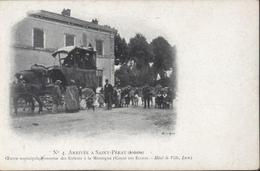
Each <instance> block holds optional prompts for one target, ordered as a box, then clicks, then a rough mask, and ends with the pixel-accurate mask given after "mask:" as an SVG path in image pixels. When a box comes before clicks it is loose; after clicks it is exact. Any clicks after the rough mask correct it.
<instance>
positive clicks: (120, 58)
mask: <svg viewBox="0 0 260 171" xmlns="http://www.w3.org/2000/svg"><path fill="white" fill-rule="evenodd" d="M127 61H128V46H127V43H126V41H125V39H124V38H121V36H120V34H119V33H116V35H115V64H116V65H118V64H124V63H126V62H127Z"/></svg>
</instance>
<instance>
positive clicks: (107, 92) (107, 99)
mask: <svg viewBox="0 0 260 171" xmlns="http://www.w3.org/2000/svg"><path fill="white" fill-rule="evenodd" d="M112 93H113V87H112V85H111V84H109V83H108V79H106V84H105V86H104V95H105V103H106V104H107V109H108V110H109V109H111V107H112Z"/></svg>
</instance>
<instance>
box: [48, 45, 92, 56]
mask: <svg viewBox="0 0 260 171" xmlns="http://www.w3.org/2000/svg"><path fill="white" fill-rule="evenodd" d="M76 51H80V52H84V53H87V52H89V53H95V52H96V51H95V50H94V49H93V48H92V47H91V48H86V47H79V46H66V47H62V48H59V49H58V50H56V51H55V52H53V53H52V56H53V57H56V56H57V54H59V53H65V54H71V53H74V52H76Z"/></svg>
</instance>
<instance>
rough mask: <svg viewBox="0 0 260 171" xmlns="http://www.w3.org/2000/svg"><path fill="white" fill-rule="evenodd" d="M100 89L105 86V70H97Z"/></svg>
mask: <svg viewBox="0 0 260 171" xmlns="http://www.w3.org/2000/svg"><path fill="white" fill-rule="evenodd" d="M97 79H98V87H102V86H103V70H97Z"/></svg>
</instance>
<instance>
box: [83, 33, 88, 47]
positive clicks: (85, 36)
mask: <svg viewBox="0 0 260 171" xmlns="http://www.w3.org/2000/svg"><path fill="white" fill-rule="evenodd" d="M82 44H83V46H84V47H87V46H88V43H87V35H86V34H85V33H83V34H82Z"/></svg>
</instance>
